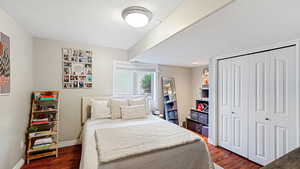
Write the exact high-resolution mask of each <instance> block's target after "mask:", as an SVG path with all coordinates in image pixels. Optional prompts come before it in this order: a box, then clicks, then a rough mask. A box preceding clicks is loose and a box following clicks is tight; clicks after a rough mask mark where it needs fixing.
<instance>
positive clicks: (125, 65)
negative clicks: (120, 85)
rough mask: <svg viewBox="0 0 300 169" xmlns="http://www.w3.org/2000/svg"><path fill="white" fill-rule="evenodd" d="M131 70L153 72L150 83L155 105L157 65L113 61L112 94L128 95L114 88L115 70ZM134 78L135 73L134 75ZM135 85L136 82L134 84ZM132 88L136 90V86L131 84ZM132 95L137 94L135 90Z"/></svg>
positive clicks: (115, 81)
mask: <svg viewBox="0 0 300 169" xmlns="http://www.w3.org/2000/svg"><path fill="white" fill-rule="evenodd" d="M121 69H123V70H132V71H133V72H153V73H154V75H153V80H152V82H151V83H152V84H151V97H152V98H153V102H154V105H156V100H157V98H156V97H157V89H158V88H157V70H158V67H157V65H153V64H145V63H132V62H126V61H114V64H113V95H114V96H129V95H126V94H125V95H122V94H120V93H119V91H117V90H116V86H117V84H116V83H117V80H116V77H117V76H116V72H117V70H121ZM134 78H136V74H135V76H134ZM134 85H136V84H134ZM133 89H134V90H136V89H137V87H136V86H133ZM133 93H134V95H137V91H133Z"/></svg>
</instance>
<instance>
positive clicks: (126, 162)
mask: <svg viewBox="0 0 300 169" xmlns="http://www.w3.org/2000/svg"><path fill="white" fill-rule="evenodd" d="M158 121H163V120H161V119H159V118H157V117H153V116H149V117H148V118H147V119H137V120H125V121H124V120H110V119H104V120H93V121H91V120H89V121H87V122H86V124H85V126H84V128H83V132H82V156H81V162H80V168H81V169H209V168H213V166H212V162H211V159H210V155H209V153H208V149H207V146H206V144H205V143H204V142H203V141H200V140H197V141H196V142H194V143H190V144H186V145H181V146H178V147H173V148H169V149H165V150H159V151H155V152H151V153H146V154H141V155H137V156H133V157H130V158H126V159H119V160H116V161H112V162H108V163H102V162H99V158H100V157H99V155H98V152H97V144H96V134H95V133H96V130H97V129H104V128H120V127H125V128H126V127H128V126H136V125H145V124H154V123H157V122H158ZM164 122H165V121H164ZM177 128H178V127H177Z"/></svg>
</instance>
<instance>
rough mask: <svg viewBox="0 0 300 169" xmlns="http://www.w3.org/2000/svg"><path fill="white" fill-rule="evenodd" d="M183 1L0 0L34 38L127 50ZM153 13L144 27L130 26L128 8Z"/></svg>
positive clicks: (4, 7) (3, 6)
mask: <svg viewBox="0 0 300 169" xmlns="http://www.w3.org/2000/svg"><path fill="white" fill-rule="evenodd" d="M182 1H183V0H21V1H20V0H0V7H1V8H2V9H4V10H5V11H6V12H7V13H8V14H9V15H10V16H12V17H14V18H15V20H16V21H17V22H18V23H19V24H21V25H23V26H24V28H25V29H26V30H27V31H28V32H30V33H31V34H32V35H33V36H34V37H41V38H49V39H55V40H64V41H71V42H79V43H86V44H94V45H99V46H106V47H113V48H120V49H128V48H130V47H131V46H133V45H134V44H135V43H137V41H138V40H140V39H141V38H142V37H143V36H145V34H146V33H147V32H148V31H149V30H150V29H152V28H154V27H155V26H157V25H158V24H159V23H160V22H161V21H162V20H163V19H164V18H166V17H167V16H168V15H169V14H170V13H171V12H172V11H173V10H175V9H176V8H177V7H178V6H179V5H180V4H181V3H182ZM134 5H137V6H143V7H145V8H147V9H149V10H150V11H152V12H153V14H154V16H153V18H152V21H151V23H150V24H149V25H148V26H146V27H144V28H139V29H136V28H133V27H130V26H129V25H127V24H126V23H125V22H124V21H123V19H122V17H121V13H122V11H123V9H125V8H126V7H129V6H134Z"/></svg>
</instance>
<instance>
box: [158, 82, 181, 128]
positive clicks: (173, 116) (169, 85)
mask: <svg viewBox="0 0 300 169" xmlns="http://www.w3.org/2000/svg"><path fill="white" fill-rule="evenodd" d="M161 82H162V97H163V99H162V100H163V104H164V112H163V117H164V119H165V120H167V121H169V122H171V123H174V124H178V110H177V97H176V87H175V79H174V78H173V77H162V78H161Z"/></svg>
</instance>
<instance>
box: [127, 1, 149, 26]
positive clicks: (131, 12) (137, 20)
mask: <svg viewBox="0 0 300 169" xmlns="http://www.w3.org/2000/svg"><path fill="white" fill-rule="evenodd" d="M122 17H123V19H124V20H125V21H126V22H127V24H128V25H130V26H132V27H136V28H141V27H144V26H146V25H147V24H148V23H149V22H150V20H151V18H152V12H151V11H149V10H148V9H146V8H143V7H140V6H131V7H128V8H126V9H124V10H123V12H122Z"/></svg>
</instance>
